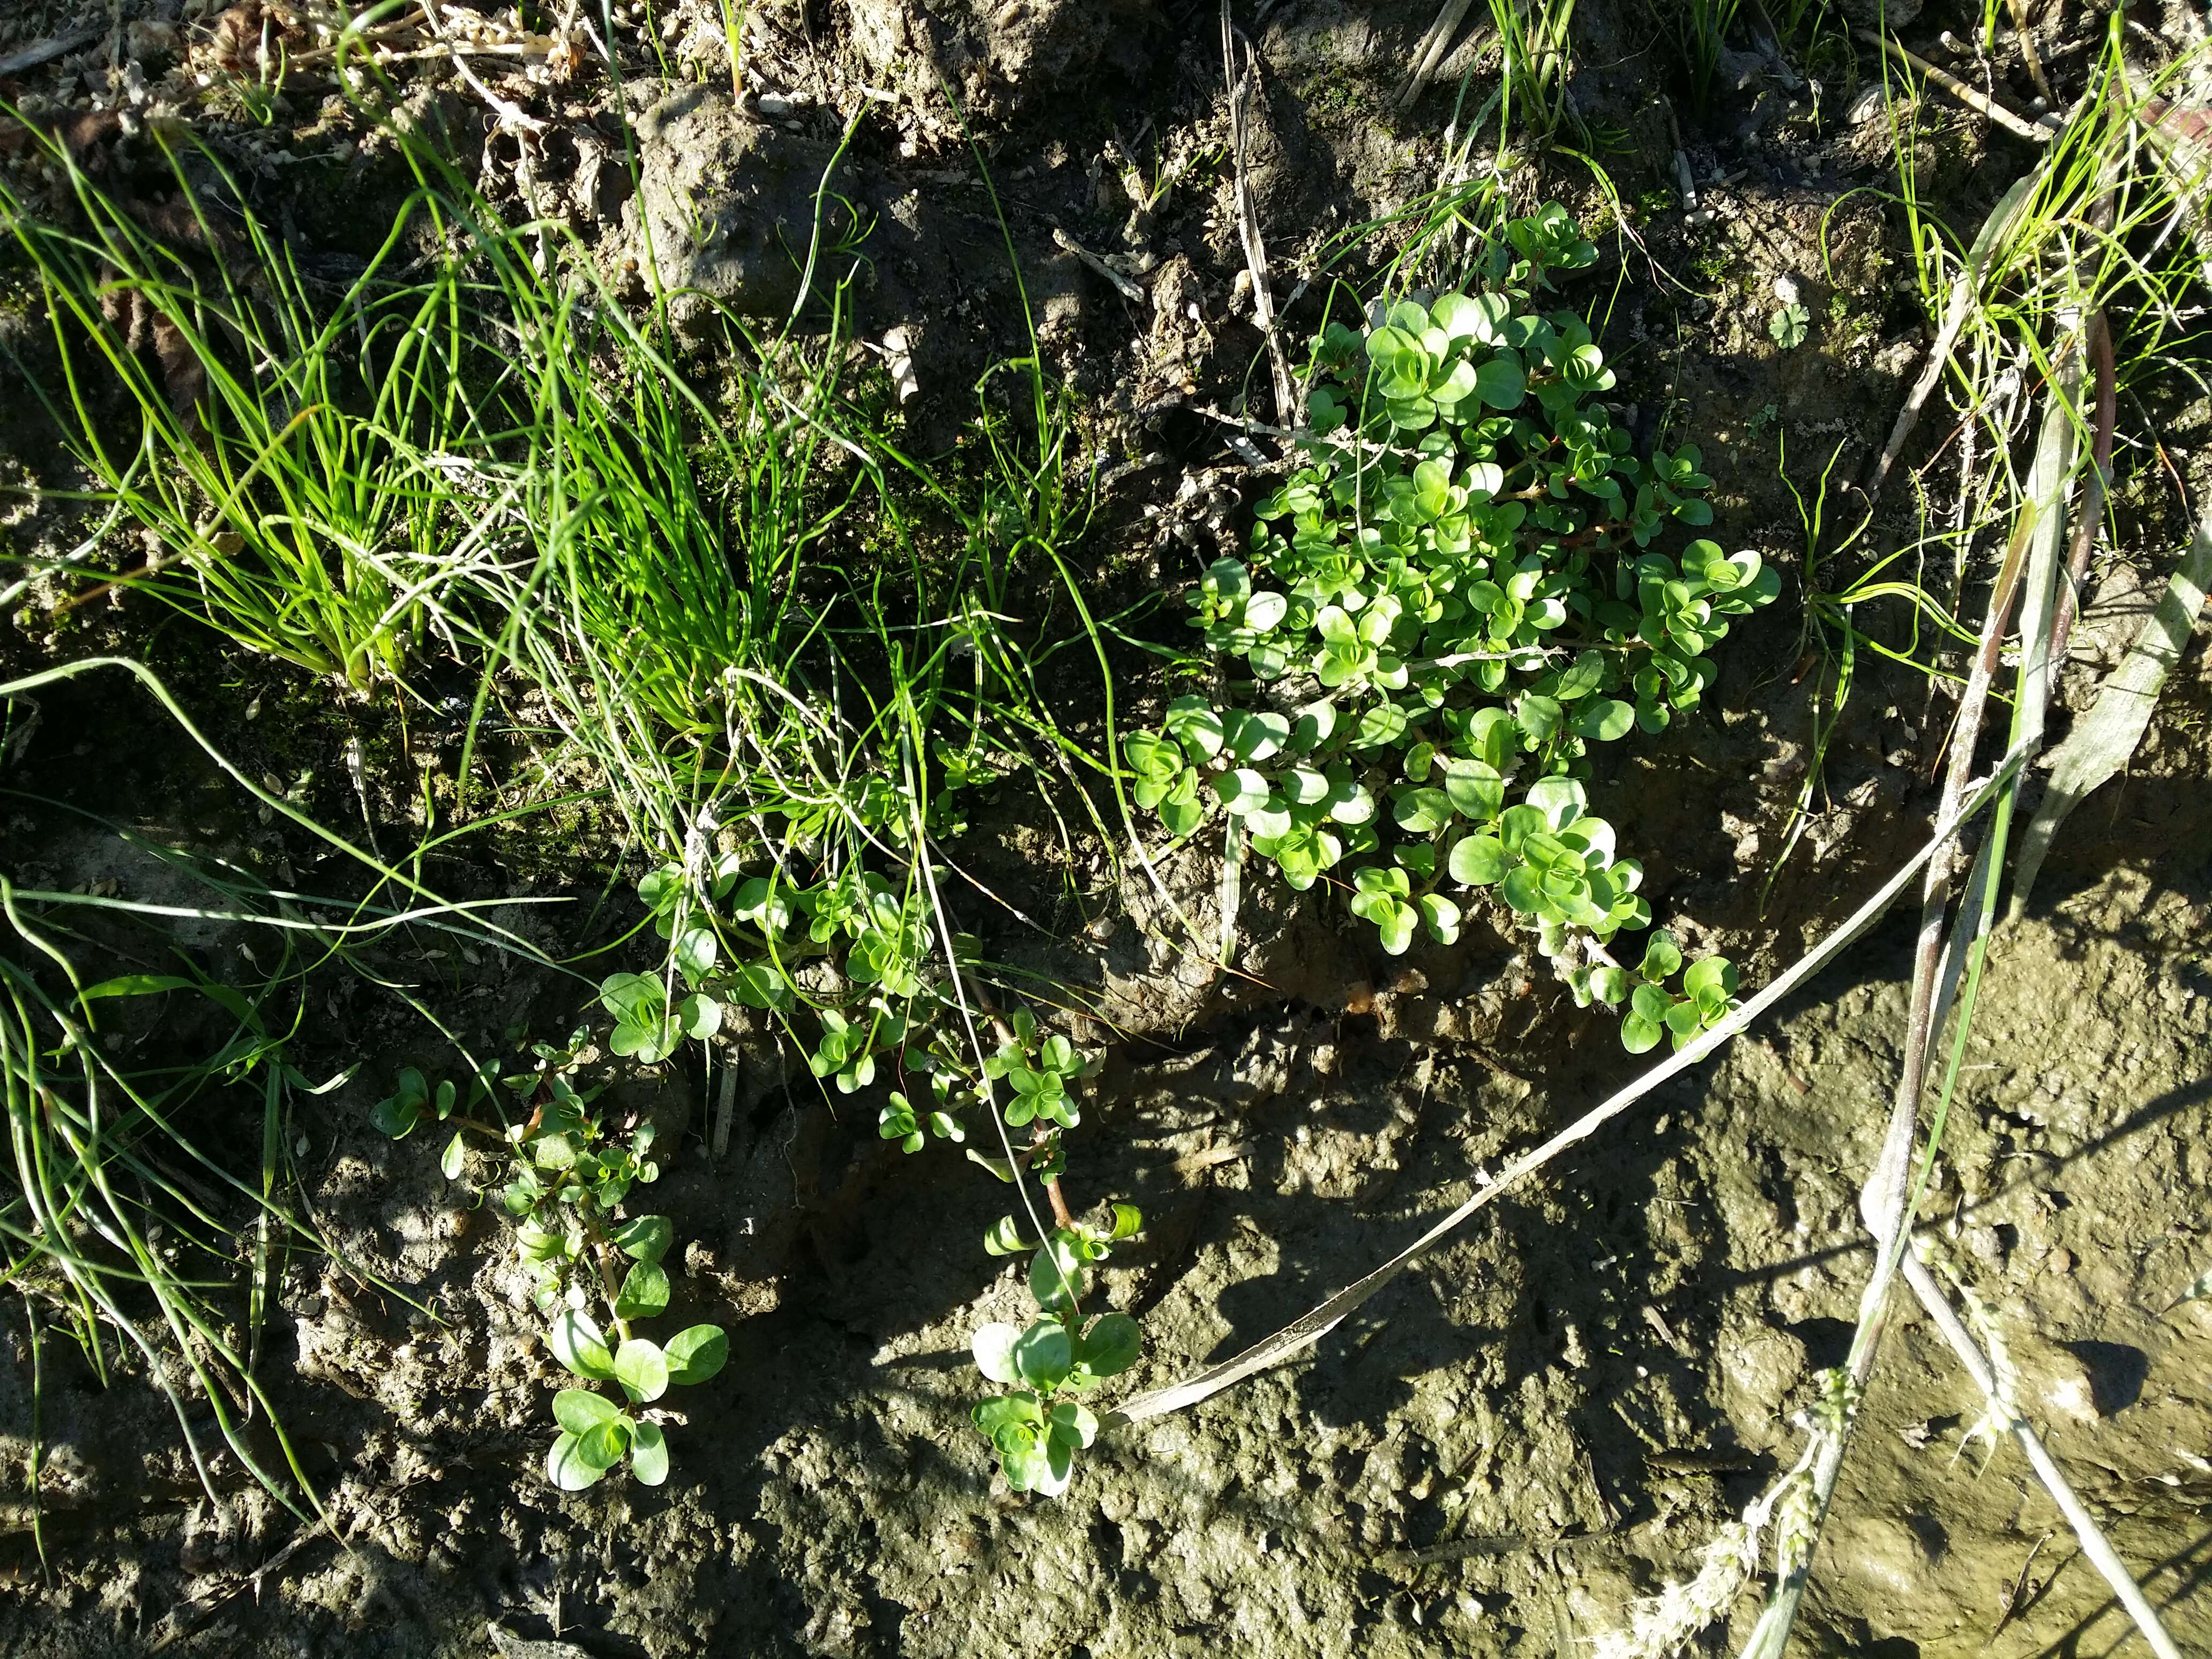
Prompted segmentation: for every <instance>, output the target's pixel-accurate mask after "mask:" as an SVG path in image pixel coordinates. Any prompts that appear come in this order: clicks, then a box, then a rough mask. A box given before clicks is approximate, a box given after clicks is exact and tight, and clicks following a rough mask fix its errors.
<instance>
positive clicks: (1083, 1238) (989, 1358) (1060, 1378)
mask: <svg viewBox="0 0 2212 1659" xmlns="http://www.w3.org/2000/svg"><path fill="white" fill-rule="evenodd" d="M1143 1225H1144V1218H1143V1217H1142V1216H1141V1215H1139V1212H1138V1211H1137V1209H1136V1206H1133V1205H1129V1204H1117V1205H1115V1206H1114V1207H1113V1211H1112V1219H1111V1221H1110V1223H1109V1225H1107V1226H1106V1227H1105V1228H1103V1229H1100V1228H1091V1227H1085V1226H1076V1227H1072V1228H1070V1227H1060V1228H1055V1229H1054V1231H1052V1232H1051V1233H1050V1234H1049V1235H1048V1237H1046V1238H1045V1239H1044V1241H1043V1242H1042V1243H1041V1244H1037V1245H1035V1246H1032V1247H1030V1248H1033V1249H1035V1252H1036V1253H1035V1254H1034V1255H1032V1256H1031V1257H1030V1271H1029V1286H1030V1296H1031V1297H1033V1298H1034V1299H1035V1301H1036V1304H1037V1309H1038V1316H1037V1317H1036V1319H1034V1320H1032V1321H1030V1323H1029V1324H1027V1325H1026V1326H1016V1325H1009V1324H1004V1323H1000V1322H993V1323H991V1324H987V1325H983V1326H981V1327H979V1328H977V1329H976V1332H975V1337H974V1339H973V1341H972V1343H971V1345H970V1346H971V1347H972V1350H973V1352H974V1354H975V1364H976V1367H977V1369H979V1370H981V1372H982V1373H983V1375H984V1376H987V1377H988V1378H989V1379H990V1380H991V1381H992V1382H994V1383H999V1384H1000V1385H1002V1386H1003V1387H1005V1388H1006V1389H1010V1390H1012V1392H1010V1393H1006V1394H1001V1395H993V1396H992V1397H991V1398H989V1399H987V1400H984V1401H978V1402H977V1403H976V1405H975V1408H974V1410H973V1411H972V1412H971V1413H969V1415H970V1416H971V1417H972V1418H973V1419H974V1421H975V1426H976V1427H977V1428H978V1429H979V1430H981V1431H982V1433H983V1434H984V1436H985V1437H987V1439H988V1440H989V1441H990V1442H991V1444H992V1446H993V1447H994V1449H996V1450H997V1452H998V1454H999V1463H1000V1468H1002V1469H1003V1470H1004V1471H1005V1472H1006V1484H1007V1485H1008V1486H1011V1487H1012V1488H1013V1489H1014V1490H1015V1491H1016V1492H1038V1493H1040V1494H1042V1496H1044V1497H1047V1498H1057V1497H1059V1496H1060V1493H1062V1492H1066V1490H1067V1487H1068V1485H1069V1482H1070V1481H1071V1480H1073V1475H1074V1461H1075V1454H1076V1453H1077V1452H1079V1451H1080V1450H1083V1449H1085V1448H1086V1447H1088V1446H1089V1445H1090V1444H1091V1443H1092V1441H1094V1440H1095V1439H1097V1435H1098V1419H1097V1416H1096V1415H1095V1414H1094V1413H1092V1412H1091V1410H1090V1409H1089V1408H1088V1407H1085V1405H1084V1404H1083V1403H1082V1400H1081V1396H1082V1395H1085V1394H1086V1393H1088V1392H1089V1391H1090V1390H1091V1389H1094V1388H1096V1387H1097V1385H1098V1384H1099V1383H1101V1382H1103V1381H1104V1380H1105V1379H1106V1378H1107V1377H1109V1376H1118V1375H1119V1374H1120V1373H1121V1372H1122V1371H1125V1370H1128V1369H1129V1367H1130V1366H1132V1365H1133V1364H1136V1363H1137V1356H1138V1353H1139V1348H1140V1346H1141V1337H1140V1334H1139V1330H1138V1328H1137V1322H1136V1321H1135V1320H1134V1319H1133V1318H1131V1317H1130V1316H1128V1315H1127V1314H1124V1313H1105V1314H1099V1315H1097V1316H1085V1314H1084V1312H1083V1309H1082V1297H1083V1295H1084V1291H1085V1286H1086V1276H1085V1267H1086V1266H1087V1264H1090V1263H1092V1262H1097V1261H1104V1260H1105V1259H1106V1256H1107V1255H1108V1252H1109V1249H1110V1247H1111V1246H1112V1245H1113V1244H1115V1243H1118V1242H1119V1241H1120V1240H1121V1239H1124V1238H1127V1237H1131V1236H1133V1234H1135V1233H1136V1232H1137V1231H1139V1229H1140V1228H1141V1227H1142V1226H1143ZM1011 1228H1012V1218H1008V1219H1007V1220H1006V1222H1003V1223H1001V1224H1000V1228H998V1229H994V1243H993V1248H994V1249H998V1246H999V1245H1000V1244H1002V1243H1005V1242H1006V1237H1005V1235H1006V1232H1007V1231H1011ZM1002 1230H1003V1231H1002ZM1015 1237H1018V1235H1015ZM998 1253H1000V1254H1006V1253H1007V1252H1006V1251H1005V1250H1003V1249H1000V1250H999V1252H998Z"/></svg>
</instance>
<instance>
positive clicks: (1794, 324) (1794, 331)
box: [1766, 304, 1813, 351]
mask: <svg viewBox="0 0 2212 1659" xmlns="http://www.w3.org/2000/svg"><path fill="white" fill-rule="evenodd" d="M1812 321H1813V313H1811V312H1809V311H1808V310H1806V309H1805V307H1803V306H1802V305H1794V304H1793V305H1786V306H1783V307H1778V309H1777V310H1776V312H1775V313H1774V315H1773V316H1772V317H1771V318H1769V319H1767V324H1766V332H1767V334H1768V336H1769V337H1771V339H1772V340H1773V342H1774V343H1775V344H1777V345H1778V346H1780V347H1781V348H1782V349H1784V351H1795V350H1796V349H1797V348H1798V347H1799V346H1801V345H1803V344H1804V343H1805V331H1806V330H1807V329H1808V327H1810V326H1811V325H1812Z"/></svg>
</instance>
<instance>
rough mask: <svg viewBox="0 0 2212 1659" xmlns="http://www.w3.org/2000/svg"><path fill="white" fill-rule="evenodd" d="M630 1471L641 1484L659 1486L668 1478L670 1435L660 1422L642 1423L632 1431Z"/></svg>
mask: <svg viewBox="0 0 2212 1659" xmlns="http://www.w3.org/2000/svg"><path fill="white" fill-rule="evenodd" d="M630 1435H631V1439H630V1448H629V1472H630V1473H631V1474H634V1475H635V1476H636V1477H637V1481H638V1484H639V1485H640V1486H659V1485H660V1484H661V1482H663V1481H664V1480H667V1479H668V1437H667V1436H665V1435H664V1434H663V1433H661V1431H660V1425H659V1424H658V1423H641V1424H639V1425H637V1426H636V1427H635V1429H633V1430H631V1431H630Z"/></svg>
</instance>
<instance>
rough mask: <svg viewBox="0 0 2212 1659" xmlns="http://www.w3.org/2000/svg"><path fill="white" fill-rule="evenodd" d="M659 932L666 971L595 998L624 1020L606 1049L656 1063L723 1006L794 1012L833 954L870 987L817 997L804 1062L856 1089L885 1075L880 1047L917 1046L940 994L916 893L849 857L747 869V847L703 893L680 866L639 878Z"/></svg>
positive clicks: (635, 977)
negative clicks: (802, 876)
mask: <svg viewBox="0 0 2212 1659" xmlns="http://www.w3.org/2000/svg"><path fill="white" fill-rule="evenodd" d="M638 896H639V898H641V900H642V901H644V902H645V905H646V908H647V910H648V911H650V912H651V914H652V917H653V927H654V929H655V931H657V932H658V933H659V934H660V936H661V937H662V938H663V939H666V940H668V941H669V952H668V958H667V962H666V963H665V966H664V968H663V969H662V971H661V972H660V973H658V974H636V973H618V974H611V975H608V976H607V978H606V979H605V981H602V982H601V984H600V986H599V1001H600V1003H601V1006H604V1007H605V1009H606V1011H607V1012H609V1013H610V1014H611V1015H612V1016H614V1019H615V1027H614V1032H613V1035H612V1036H611V1038H610V1041H609V1046H610V1047H611V1048H612V1049H613V1050H614V1052H615V1053H616V1054H621V1055H623V1056H626V1057H630V1058H635V1059H636V1060H639V1061H640V1062H641V1063H643V1064H646V1065H653V1064H656V1063H658V1062H659V1061H660V1060H665V1059H666V1058H667V1057H668V1056H669V1055H670V1054H673V1053H674V1052H675V1051H676V1049H677V1048H678V1046H679V1045H680V1044H681V1043H682V1042H683V1041H684V1038H685V1037H692V1038H697V1039H704V1038H707V1037H710V1036H714V1033H715V1032H716V1031H718V1030H720V1029H721V1024H722V1011H723V1007H724V1006H725V1004H728V1003H736V1004H742V1005H743V1006H746V1007H749V1008H757V1009H761V1010H764V1011H766V1012H771V1013H774V1014H776V1015H780V1016H788V1015H790V1014H792V1013H793V1012H794V1011H796V1010H797V1009H798V1008H799V1006H801V1003H802V1002H803V1001H804V1000H805V999H803V998H802V997H801V995H800V994H799V987H798V982H797V981H796V979H795V978H794V975H795V973H796V971H797V970H798V969H799V967H800V966H801V965H803V964H804V963H807V962H809V961H812V960H817V959H820V958H823V957H827V958H829V959H831V960H832V961H834V962H835V963H836V966H837V968H838V969H839V970H840V972H841V973H842V975H843V976H844V978H845V979H846V980H847V981H850V982H851V983H852V984H854V985H855V986H858V987H861V988H862V990H863V992H864V993H865V995H864V997H863V998H862V999H861V1000H859V1001H858V1002H857V1003H856V1004H855V1005H854V1006H850V1007H838V1006H827V1005H817V1006H813V1007H812V1010H811V1012H813V1015H814V1017H815V1019H816V1022H817V1028H818V1029H817V1033H816V1036H815V1044H814V1048H813V1052H812V1053H811V1054H810V1055H809V1056H808V1062H809V1065H810V1066H811V1069H812V1071H813V1073H814V1074H815V1075H816V1076H817V1077H819V1078H826V1079H829V1080H831V1081H832V1082H834V1083H835V1084H836V1087H837V1089H838V1091H839V1092H840V1093H843V1094H851V1093H853V1092H854V1091H857V1090H860V1089H864V1088H866V1087H867V1086H868V1085H869V1084H871V1083H872V1082H873V1081H875V1078H876V1066H877V1060H878V1057H879V1056H881V1055H882V1054H884V1053H885V1052H886V1051H896V1050H899V1049H901V1048H903V1047H905V1046H906V1045H908V1042H910V1041H911V1038H912V1031H913V1029H914V1028H915V1027H916V1026H927V1024H929V1023H930V1021H931V1020H932V1019H933V1018H934V1016H935V1014H936V1013H937V1012H939V1000H938V998H937V996H936V994H935V992H934V990H933V987H931V985H930V983H929V981H928V975H927V963H928V959H929V952H930V949H931V945H932V943H933V936H932V926H931V921H930V916H929V912H928V910H927V902H926V901H925V899H924V897H923V896H922V895H921V893H920V892H919V891H911V890H910V891H908V892H907V893H905V894H903V895H902V894H900V893H899V892H897V891H896V890H895V889H894V888H893V887H892V885H891V884H890V882H889V881H887V880H886V879H885V878H884V877H882V876H880V875H878V874H877V873H876V872H873V871H871V870H865V869H860V868H858V867H851V866H848V868H847V869H845V870H843V871H842V872H839V873H837V874H836V875H834V876H831V877H829V878H826V879H824V880H822V881H820V882H817V883H815V884H812V885H804V884H799V883H796V882H793V881H792V880H790V879H788V878H787V877H785V876H784V875H783V874H782V872H780V871H778V872H771V873H770V874H768V875H763V876H752V877H746V876H745V875H744V872H743V861H742V860H741V859H740V858H738V857H735V856H732V857H728V858H725V859H723V860H721V861H720V864H719V866H717V867H716V869H715V871H714V874H713V877H712V879H711V881H709V882H708V883H707V884H706V891H705V893H704V894H703V895H702V894H701V893H699V892H698V891H697V890H696V889H695V888H694V887H693V886H692V885H691V884H690V883H689V882H688V881H687V878H686V877H685V873H684V867H683V866H681V865H678V864H672V863H671V864H665V865H662V866H659V868H658V869H656V870H654V871H653V872H651V873H650V874H648V875H647V877H646V878H645V879H644V880H643V881H641V882H640V883H639V884H638Z"/></svg>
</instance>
